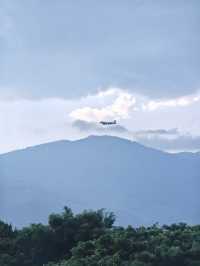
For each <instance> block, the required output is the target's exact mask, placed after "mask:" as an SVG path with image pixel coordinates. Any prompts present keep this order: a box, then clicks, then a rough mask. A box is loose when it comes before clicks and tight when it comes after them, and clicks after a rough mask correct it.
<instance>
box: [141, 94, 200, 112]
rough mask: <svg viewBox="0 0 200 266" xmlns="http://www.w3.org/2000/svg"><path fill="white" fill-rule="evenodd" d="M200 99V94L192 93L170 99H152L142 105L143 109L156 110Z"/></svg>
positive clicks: (179, 105)
mask: <svg viewBox="0 0 200 266" xmlns="http://www.w3.org/2000/svg"><path fill="white" fill-rule="evenodd" d="M199 101H200V95H199V94H196V95H190V96H185V97H179V98H175V99H169V100H158V101H155V100H150V101H149V102H147V103H144V104H143V105H142V108H143V110H147V111H154V110H157V109H159V108H170V107H185V106H189V105H191V104H193V103H195V102H199Z"/></svg>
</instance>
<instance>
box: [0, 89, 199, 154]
mask: <svg viewBox="0 0 200 266" xmlns="http://www.w3.org/2000/svg"><path fill="white" fill-rule="evenodd" d="M199 99H200V98H199V93H198V92H197V93H195V94H193V95H188V96H184V97H181V98H180V97H178V98H172V99H170V100H169V99H166V100H165V99H153V98H148V97H146V96H144V95H140V94H136V93H130V92H127V91H125V90H123V89H120V88H108V89H105V90H99V91H98V92H97V93H96V94H92V95H90V94H89V95H87V96H85V97H81V98H79V99H73V100H66V99H59V98H51V99H45V100H44V99H43V100H24V99H20V98H15V99H10V98H0V122H1V123H0V139H1V140H2V141H1V142H0V153H3V152H7V151H10V150H15V149H19V148H24V147H27V146H32V145H36V144H40V143H44V142H49V141H55V140H59V139H79V138H82V137H86V136H88V135H90V134H110V135H116V136H120V137H125V138H129V139H131V140H136V141H139V142H141V143H143V144H145V145H148V146H151V147H155V148H160V149H163V150H198V149H199V136H200V124H199V117H200V104H199V103H200V100H199ZM152 102H153V103H154V106H156V108H155V107H154V108H152V104H150V103H152ZM169 102H170V103H173V104H168V103H169ZM161 103H162V105H161ZM174 103H177V104H174ZM144 106H146V108H144ZM149 106H150V107H149ZM102 119H105V120H110V119H117V125H116V126H112V127H102V125H100V124H99V121H100V120H102ZM187 132H189V134H188V133H187Z"/></svg>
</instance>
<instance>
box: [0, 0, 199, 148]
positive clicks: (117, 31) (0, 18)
mask: <svg viewBox="0 0 200 266" xmlns="http://www.w3.org/2000/svg"><path fill="white" fill-rule="evenodd" d="M199 10H200V2H199V1H198V0H190V1H184V0H174V1H170V0H165V1H158V0H135V1H134V0H129V1H128V0H125V1H120V0H119V1H118V0H117V1H113V0H110V1H105V0H101V1H92V0H85V1H82V0H77V1H72V0H68V1H64V0H57V1H53V0H48V1H47V0H43V1H39V0H29V1H25V0H1V1H0V103H1V106H0V108H1V117H2V118H1V119H2V123H1V127H2V128H1V132H4V135H2V136H1V138H2V137H3V138H4V139H5V142H4V143H7V144H4V146H2V151H7V150H10V149H14V148H19V147H24V146H27V145H32V144H37V143H40V142H45V141H48V140H55V139H59V138H61V137H62V138H64V137H66V138H70V137H71V138H75V137H78V136H79V135H80V134H78V133H77V132H75V129H74V128H71V127H70V123H71V122H72V121H71V120H72V119H80V118H81V117H82V118H83V116H82V113H81V117H79V116H78V115H76V116H72V115H71V113H73V114H74V113H76V114H77V110H79V111H80V109H81V108H82V109H83V110H84V108H86V107H87V108H91V109H92V108H93V109H95V108H96V109H97V108H100V109H102V108H104V109H105V108H106V110H107V111H108V109H109V108H108V107H109V106H112V105H113V104H114V106H116V104H115V102H116V101H118V102H119V101H123V99H124V98H123V97H125V98H126V96H127V95H129V96H130V97H131V98H130V99H132V100H133V99H134V100H135V101H136V102H137V106H140V107H141V106H142V104H144V103H145V104H146V105H148V104H147V102H149V103H150V102H152V101H153V102H154V106H155V102H156V103H158V102H162V104H160V105H159V108H156V110H155V109H154V110H153V113H154V116H153V117H152V110H151V116H149V117H148V115H146V114H145V116H144V114H143V113H142V111H141V112H139V111H138V110H137V112H138V113H137V115H136V112H134V111H136V109H135V108H136V106H135V105H134V104H133V103H132V104H130V101H129V100H128V102H125V103H124V104H125V105H127V104H130V105H131V106H130V110H127V114H126V115H123V116H120V115H119V117H118V119H119V120H120V122H121V123H122V124H123V126H126V127H127V128H130V129H131V130H143V129H145V130H148V128H149V129H158V128H165V129H170V128H173V127H175V128H178V129H179V130H180V131H183V132H186V131H187V132H189V133H190V134H193V135H194V134H196V135H197V134H200V129H199V127H198V125H197V122H196V120H195V119H193V118H196V117H198V116H199V115H200V112H199V108H198V106H199V102H198V101H193V102H192V104H189V105H187V104H186V105H184V104H183V105H181V104H179V105H178V106H176V107H172V105H173V104H172V105H170V104H166V102H167V101H168V102H169V101H175V102H176V101H179V102H180V101H182V100H183V98H184V99H187V101H190V102H191V99H192V98H193V99H194V98H195V97H197V98H198V97H199V96H198V95H199V88H200V79H199V77H200V73H199V72H200V71H199V69H200V63H199V62H200V53H199V47H200V34H199V25H200V12H199ZM113 88H115V93H113V95H112V97H108V96H107V95H106V94H105V95H104V97H102V98H101V103H100V102H99V101H100V98H99V96H98V95H99V94H98V93H99V92H102V91H103V92H107V91H108V92H109V91H110V90H112V89H113ZM119 91H120V93H121V94H120V93H119ZM123 93H124V94H123ZM88 95H89V96H88ZM120 95H121V96H120ZM129 96H128V98H129ZM120 97H121V98H120ZM118 98H120V99H119V100H117V99H118ZM91 99H92V103H91ZM126 99H127V98H126ZM58 100H59V101H60V103H58ZM13 102H14V105H13ZM52 102H54V104H53V106H54V108H55V104H58V107H56V108H58V109H59V106H62V104H61V102H62V103H63V104H64V106H66V107H65V108H64V109H62V107H61V109H62V111H61V110H60V111H59V113H58V114H57V115H51V117H52V120H53V121H54V122H55V123H54V124H55V128H56V125H57V123H58V121H60V119H61V117H62V119H63V120H62V123H63V124H62V123H61V121H60V123H61V124H62V125H63V127H62V126H61V125H60V127H62V132H63V133H62V134H60V133H58V131H59V130H58V128H56V130H55V131H56V132H57V133H56V132H54V131H52V130H53V129H52V128H50V127H49V125H48V123H46V121H47V120H48V119H46V120H45V119H44V121H41V119H40V117H41V116H42V114H41V112H42V110H44V109H45V108H46V109H45V110H49V109H50V106H52ZM102 102H103V103H102ZM163 102H165V104H164V107H162V108H160V106H163ZM41 103H42V105H41ZM83 103H84V104H85V105H84V104H83ZM23 104H24V105H23ZM59 104H61V105H59ZM36 105H40V106H41V107H40V110H41V112H39V110H38V109H36V110H35V109H34V107H33V106H36ZM122 105H123V104H122ZM122 105H121V106H122ZM175 105H176V104H175ZM14 106H15V108H16V109H13V107H14ZM19 106H20V107H19ZM118 106H119V105H118ZM132 107H133V108H132ZM140 107H137V108H140ZM20 108H22V109H23V110H24V111H25V113H27V114H29V117H27V118H26V117H24V114H23V115H22V113H23V111H22V110H21V109H20ZM26 108H29V111H28V110H27V109H26ZM131 108H132V109H131ZM163 108H164V109H163ZM173 108H174V109H173ZM187 108H188V109H187ZM104 109H103V110H104ZM169 109H170V111H169ZM56 110H57V109H56ZM177 110H178V111H177ZM121 111H122V110H121ZM123 111H124V110H123ZM49 112H50V111H49ZM51 112H52V114H54V110H53V107H52V109H51ZM166 112H168V113H169V116H171V115H173V117H174V118H173V120H172V119H171V121H170V117H168V118H166V123H165V124H163V121H162V120H163V119H162V116H163V115H164V116H166ZM174 112H175V113H176V114H175V113H174ZM177 112H178V113H177ZM189 112H190V114H189ZM92 113H94V111H93V110H92ZM101 113H102V111H101ZM183 113H184V114H185V113H186V114H187V115H188V117H190V116H191V117H192V118H191V119H190V118H188V120H187V119H186V122H185V121H184V119H183ZM16 114H18V115H17V117H16ZM20 114H21V115H20ZM79 114H80V113H79ZM115 115H116V113H114V115H113V116H115ZM58 116H59V117H58ZM89 116H90V118H91V112H90V114H89ZM113 116H112V115H110V116H109V115H108V116H107V115H105V116H104V117H103V118H105V119H106V118H111V117H113ZM137 116H138V118H136V117H137ZM8 117H9V119H8ZM33 117H34V119H33V121H32V125H33V126H32V127H33V130H32V131H31V129H30V130H29V131H28V132H29V133H28V132H27V130H28V128H29V127H28V125H27V122H26V121H29V119H31V118H33ZM143 117H146V118H144V119H143ZM150 117H152V123H149V119H150ZM85 118H86V120H88V117H85ZM85 118H84V119H85ZM139 118H141V120H142V121H143V122H142V123H139V122H138V123H136V121H137V120H139ZM94 119H98V117H94ZM145 119H146V120H145ZM89 120H90V119H89ZM168 120H169V121H168ZM16 123H17V125H16ZM52 123H53V122H52ZM65 123H66V124H68V129H66V124H65ZM133 124H134V125H135V127H134V126H133ZM12 125H15V131H16V135H14V136H13V135H12V134H11V137H10V138H9V139H7V138H8V137H7V136H8V135H9V134H8V131H9V130H10V128H12ZM44 129H45V130H46V132H51V134H50V133H46V135H45V134H44ZM66 131H68V132H70V133H68V134H66V135H65V132H66ZM24 132H26V134H25V133H24ZM34 132H37V134H36V133H35V134H36V135H37V137H36V135H34ZM39 132H43V135H42V133H39ZM53 132H54V133H53ZM1 134H3V133H1ZM24 134H25V135H24ZM184 134H185V133H184ZM187 134H188V133H187ZM19 136H22V137H21V138H22V140H18V141H17V144H15V145H14V144H12V143H16V139H19ZM33 136H34V141H33ZM42 136H43V137H42ZM24 138H25V139H26V141H25V142H23V139H24ZM6 139H7V140H6ZM6 147H7V148H6ZM0 152H1V147H0Z"/></svg>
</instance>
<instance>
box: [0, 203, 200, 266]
mask: <svg viewBox="0 0 200 266" xmlns="http://www.w3.org/2000/svg"><path fill="white" fill-rule="evenodd" d="M114 222H115V215H114V214H113V213H108V212H105V210H103V209H101V210H97V211H91V210H89V211H83V212H82V213H80V214H74V213H73V212H72V210H71V209H70V208H68V207H65V208H64V211H63V213H61V214H51V215H50V216H49V221H48V224H47V225H44V224H31V225H30V226H27V227H24V228H22V229H16V228H13V227H12V226H11V225H9V224H7V223H5V222H3V221H0V265H1V266H44V265H45V266H98V265H99V266H103V265H105V266H106V265H122V266H199V265H200V225H194V226H190V225H187V224H185V223H179V224H172V225H163V226H159V225H158V224H154V225H152V226H149V227H143V226H141V227H137V228H134V227H132V226H128V227H126V228H124V227H120V226H115V225H114ZM133 222H134V221H133Z"/></svg>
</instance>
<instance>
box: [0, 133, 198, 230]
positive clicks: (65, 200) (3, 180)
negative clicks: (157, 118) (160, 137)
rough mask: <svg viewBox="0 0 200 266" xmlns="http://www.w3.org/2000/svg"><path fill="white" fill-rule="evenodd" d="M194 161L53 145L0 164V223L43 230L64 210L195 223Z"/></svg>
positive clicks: (97, 140)
mask: <svg viewBox="0 0 200 266" xmlns="http://www.w3.org/2000/svg"><path fill="white" fill-rule="evenodd" d="M199 187H200V155H199V154H192V153H182V154H168V153H163V152H161V151H157V150H153V149H150V148H146V147H144V146H142V145H140V144H137V143H135V142H130V141H128V140H124V139H119V138H116V137H108V136H103V137H95V136H92V137H89V138H87V139H83V140H79V141H74V142H70V141H59V142H54V143H49V144H44V145H40V146H36V147H33V148H28V149H25V150H22V151H16V152H12V153H8V154H5V155H2V156H0V193H1V194H0V202H1V203H0V216H1V217H2V218H3V219H6V220H7V221H9V222H13V223H14V224H15V225H18V226H19V225H24V224H27V223H29V222H44V221H46V219H47V216H48V214H49V213H50V212H52V211H60V210H61V208H62V207H63V206H64V205H68V206H70V207H72V208H73V209H74V210H76V211H78V210H82V209H86V208H95V209H96V208H103V207H104V208H106V209H108V210H112V211H114V212H115V213H116V214H117V215H118V222H119V223H123V224H127V223H131V224H149V223H151V224H152V223H155V222H157V221H158V222H160V223H172V222H180V221H185V222H189V223H199V222H200V196H199Z"/></svg>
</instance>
